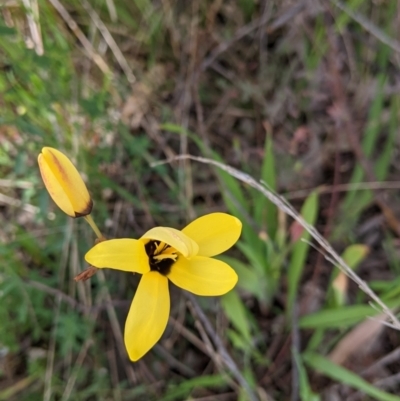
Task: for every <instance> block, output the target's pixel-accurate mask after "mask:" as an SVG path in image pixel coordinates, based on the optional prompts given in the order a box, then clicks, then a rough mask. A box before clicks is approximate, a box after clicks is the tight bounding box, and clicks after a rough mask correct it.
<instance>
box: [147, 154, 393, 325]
mask: <svg viewBox="0 0 400 401" xmlns="http://www.w3.org/2000/svg"><path fill="white" fill-rule="evenodd" d="M181 159H190V160H194V161H197V162H200V163H204V164H209V165H212V166H215V167H218V168H219V169H221V170H223V171H225V172H226V173H228V174H229V175H231V176H232V177H234V178H236V179H237V180H239V181H241V182H243V183H246V184H247V185H249V186H250V187H252V188H254V189H256V190H257V191H259V192H261V193H262V194H263V195H264V196H265V197H266V198H267V199H268V200H269V201H270V202H272V203H273V204H274V205H276V206H277V207H278V208H279V209H280V210H282V211H283V212H285V213H286V214H287V215H289V216H290V217H292V218H293V219H294V220H296V221H297V222H298V223H299V224H300V225H301V226H302V227H303V228H304V229H305V230H306V231H307V232H308V233H309V234H310V235H311V236H312V237H313V238H314V240H315V241H316V242H317V243H318V244H319V245H320V246H321V247H322V248H323V249H324V251H325V252H326V256H325V257H326V258H327V259H328V260H330V261H332V262H334V263H335V264H337V266H338V267H339V268H340V270H341V271H343V273H345V274H346V275H347V276H348V277H350V278H351V279H352V280H353V281H354V282H355V283H356V284H357V285H358V286H359V288H360V289H361V290H362V291H364V292H365V294H367V295H368V296H369V297H370V298H371V299H372V300H373V301H374V302H375V303H376V304H377V305H378V306H379V308H380V309H381V311H382V312H383V313H384V314H385V315H386V316H387V318H388V319H389V321H390V323H388V322H386V325H388V326H390V327H392V328H394V329H396V330H400V322H399V320H398V319H397V317H396V316H395V315H394V313H393V312H392V311H391V309H390V308H389V307H388V306H387V305H386V304H385V303H384V302H383V301H382V300H381V299H380V298H379V297H378V295H376V294H375V292H374V291H372V290H371V288H370V287H369V286H368V284H367V283H366V282H365V281H364V280H362V279H361V278H360V277H359V276H358V275H357V274H356V273H355V272H354V271H353V270H352V269H351V268H350V267H349V266H348V265H347V263H346V262H345V261H344V260H343V259H342V258H341V257H340V256H339V254H338V253H337V252H336V251H335V250H334V249H333V248H332V246H331V245H330V244H329V242H328V241H327V240H326V239H325V238H323V236H322V235H321V234H320V233H319V232H318V231H317V230H316V228H315V227H314V226H312V225H310V224H308V223H307V222H306V221H305V220H304V218H303V217H302V216H301V215H300V214H299V213H297V211H296V210H295V209H294V208H293V207H292V206H291V204H290V203H288V202H287V200H286V199H285V198H283V197H282V196H280V195H278V194H276V193H274V192H273V191H272V190H271V189H269V188H267V187H266V185H265V184H263V183H260V182H258V181H256V180H255V179H254V178H253V177H251V176H250V175H248V174H246V173H244V172H242V171H240V170H237V169H235V168H233V167H231V166H228V165H226V164H223V163H220V162H217V161H215V160H211V159H207V158H205V157H197V156H192V155H181V156H175V157H174V158H172V159H169V160H162V161H160V162H157V163H153V164H152V167H155V166H158V165H161V164H166V163H172V162H174V161H178V160H181Z"/></svg>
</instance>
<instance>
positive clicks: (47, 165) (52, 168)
mask: <svg viewBox="0 0 400 401" xmlns="http://www.w3.org/2000/svg"><path fill="white" fill-rule="evenodd" d="M38 163H39V169H40V173H41V175H42V179H43V182H44V185H45V186H46V189H47V191H48V192H49V194H50V196H51V197H52V198H53V200H54V202H55V203H56V204H57V206H58V207H59V208H60V209H61V210H62V211H63V212H64V213H66V214H68V215H69V216H71V217H80V216H86V215H88V214H90V212H91V211H92V207H93V202H92V199H91V197H90V195H89V192H88V190H87V188H86V185H85V183H84V182H83V180H82V177H81V176H80V174H79V173H78V170H77V169H76V168H75V166H74V165H73V164H72V162H71V161H70V160H69V159H68V157H67V156H65V155H64V154H63V153H61V152H60V151H59V150H57V149H54V148H49V147H45V148H43V149H42V153H41V154H40V155H39V157H38Z"/></svg>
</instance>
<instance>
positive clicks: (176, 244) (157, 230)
mask: <svg viewBox="0 0 400 401" xmlns="http://www.w3.org/2000/svg"><path fill="white" fill-rule="evenodd" d="M142 238H143V239H153V240H157V241H161V242H165V243H166V244H168V245H170V246H172V248H175V249H176V250H177V251H178V252H180V253H181V254H182V255H183V256H185V257H186V258H190V257H192V256H195V255H197V252H198V250H199V246H198V245H197V244H196V242H194V241H193V240H192V239H191V238H189V237H188V236H187V235H185V234H183V233H182V231H179V230H176V229H175V228H170V227H154V228H152V229H151V230H149V231H147V233H146V234H144V235H143V236H142Z"/></svg>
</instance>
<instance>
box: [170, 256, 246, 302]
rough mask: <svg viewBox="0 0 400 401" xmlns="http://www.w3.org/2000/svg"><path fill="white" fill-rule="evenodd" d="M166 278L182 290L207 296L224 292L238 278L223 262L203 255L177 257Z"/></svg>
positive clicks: (228, 289) (232, 285)
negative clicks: (189, 257)
mask: <svg viewBox="0 0 400 401" xmlns="http://www.w3.org/2000/svg"><path fill="white" fill-rule="evenodd" d="M168 278H169V279H170V280H171V281H172V282H173V283H174V284H175V285H177V286H178V287H181V288H183V289H184V290H187V291H190V292H193V294H196V295H208V296H215V295H223V294H226V293H227V292H228V291H230V290H231V289H232V288H233V287H234V286H235V284H236V283H237V280H238V276H237V274H236V273H235V271H234V270H233V269H232V268H231V267H230V266H229V265H227V264H226V263H225V262H222V261H220V260H217V259H213V258H206V257H203V256H195V257H194V258H192V259H190V260H189V259H185V258H183V257H180V258H178V260H177V261H176V262H175V263H174V264H173V265H172V268H171V271H170V273H169V274H168Z"/></svg>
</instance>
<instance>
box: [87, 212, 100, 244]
mask: <svg viewBox="0 0 400 401" xmlns="http://www.w3.org/2000/svg"><path fill="white" fill-rule="evenodd" d="M84 218H85V220H86V221H87V222H88V223H89V226H90V227H91V228H92V230H93V231H94V233H95V234H96V235H97V238H98V239H104V237H103V234H102V233H101V231H100V230H99V228H98V227H97V225H96V223H95V222H94V220H93V218H92V216H91V215H90V214H88V215H86V216H85V217H84Z"/></svg>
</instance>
